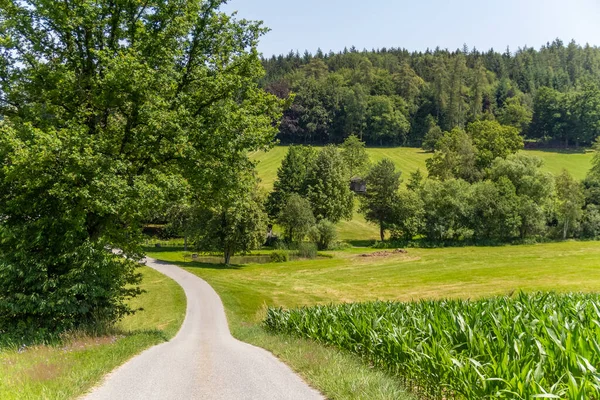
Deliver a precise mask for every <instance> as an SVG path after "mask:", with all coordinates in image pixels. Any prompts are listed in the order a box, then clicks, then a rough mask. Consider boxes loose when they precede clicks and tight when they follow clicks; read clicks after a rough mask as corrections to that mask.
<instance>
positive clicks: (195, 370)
mask: <svg viewBox="0 0 600 400" xmlns="http://www.w3.org/2000/svg"><path fill="white" fill-rule="evenodd" d="M147 265H148V266H149V267H152V268H154V269H155V270H157V271H159V272H161V273H163V274H165V275H166V276H168V277H170V278H172V279H174V280H175V281H176V282H177V283H179V284H180V285H181V286H182V287H183V289H184V290H185V294H186V296H187V314H186V317H185V321H184V322H183V325H182V327H181V330H180V331H179V333H178V334H177V336H175V338H174V339H173V340H171V341H170V342H168V343H163V344H160V345H158V346H155V347H152V348H150V349H149V350H146V351H144V352H143V353H142V354H140V355H138V356H137V357H134V358H133V359H131V360H130V361H128V362H127V363H126V364H124V365H123V366H121V367H119V368H117V369H116V370H115V371H113V372H112V373H111V374H109V375H108V376H107V377H106V378H105V380H104V382H103V383H102V384H101V386H99V387H97V388H95V389H93V390H92V392H91V393H90V394H88V395H86V396H84V397H83V399H84V400H120V399H123V400H137V399H139V400H152V399H157V400H159V399H160V400H170V399H173V400H175V399H177V400H179V399H181V400H192V399H211V400H221V399H223V400H242V399H259V400H266V399H307V400H311V399H323V397H322V396H321V395H320V394H319V393H318V392H317V391H316V390H314V389H312V388H310V387H309V386H308V385H307V384H306V383H305V382H304V381H302V379H300V378H299V377H298V376H297V375H296V374H294V372H293V371H292V370H291V369H290V368H289V367H287V366H286V365H285V364H283V363H282V362H281V361H279V360H278V359H277V358H275V357H274V356H273V355H272V354H271V353H269V352H267V351H265V350H263V349H260V348H258V347H254V346H251V345H249V344H246V343H242V342H240V341H238V340H236V339H234V338H233V337H232V336H231V334H230V332H229V327H228V325H227V319H226V317H225V311H224V309H223V304H222V303H221V299H220V298H219V296H218V295H217V293H216V292H215V291H214V290H213V289H212V288H211V287H210V286H209V285H208V284H207V283H206V282H205V281H204V280H202V279H200V278H198V277H197V276H195V275H193V274H191V273H189V272H187V271H184V270H183V269H181V268H178V267H176V266H173V265H169V264H166V263H162V262H158V261H155V260H151V259H149V260H148V262H147Z"/></svg>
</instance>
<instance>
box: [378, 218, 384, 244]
mask: <svg viewBox="0 0 600 400" xmlns="http://www.w3.org/2000/svg"><path fill="white" fill-rule="evenodd" d="M379 236H380V237H381V241H382V242H383V241H384V240H385V229H383V222H379Z"/></svg>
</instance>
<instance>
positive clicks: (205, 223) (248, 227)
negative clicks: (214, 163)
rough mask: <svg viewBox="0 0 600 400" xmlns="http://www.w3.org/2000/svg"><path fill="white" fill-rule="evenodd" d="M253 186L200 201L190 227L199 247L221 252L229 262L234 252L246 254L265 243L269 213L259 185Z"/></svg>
mask: <svg viewBox="0 0 600 400" xmlns="http://www.w3.org/2000/svg"><path fill="white" fill-rule="evenodd" d="M253 189H254V190H248V187H246V186H244V185H241V186H240V187H239V188H238V189H237V190H228V191H227V193H221V195H220V196H219V198H218V199H216V201H212V202H210V203H208V202H205V201H203V202H201V203H199V204H198V206H197V208H196V209H195V213H194V217H193V219H192V227H191V228H190V229H189V231H191V237H192V239H193V241H194V246H195V247H196V249H198V250H200V251H208V252H216V253H219V254H222V255H223V260H224V262H225V264H227V265H229V264H230V263H231V257H233V256H234V255H235V254H247V253H248V252H250V251H251V250H255V249H257V248H259V247H260V246H261V245H263V244H264V243H265V239H266V236H267V219H268V216H267V214H266V212H265V210H264V202H263V199H262V197H261V196H260V193H259V191H258V188H256V187H255V188H253Z"/></svg>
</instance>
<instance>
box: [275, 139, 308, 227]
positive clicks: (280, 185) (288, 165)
mask: <svg viewBox="0 0 600 400" xmlns="http://www.w3.org/2000/svg"><path fill="white" fill-rule="evenodd" d="M316 157H317V151H316V150H315V149H314V148H312V147H310V146H290V147H289V148H288V151H287V153H286V155H285V158H284V159H283V161H282V162H281V166H280V167H279V169H278V170H277V180H276V181H275V183H274V186H273V191H272V192H271V193H270V194H269V198H268V200H267V210H268V211H269V215H270V216H271V217H273V218H276V217H277V216H278V215H279V212H280V211H281V207H282V206H283V205H284V204H286V201H287V198H288V196H290V195H291V194H293V193H296V194H299V195H306V191H307V187H306V178H307V176H308V172H309V170H310V169H311V168H312V166H313V164H314V162H315V159H316Z"/></svg>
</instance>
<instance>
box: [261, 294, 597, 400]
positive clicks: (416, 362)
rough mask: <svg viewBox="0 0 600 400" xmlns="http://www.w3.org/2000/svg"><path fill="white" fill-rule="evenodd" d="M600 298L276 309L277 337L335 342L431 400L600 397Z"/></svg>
mask: <svg viewBox="0 0 600 400" xmlns="http://www.w3.org/2000/svg"><path fill="white" fill-rule="evenodd" d="M599 302H600V295H596V294H555V293H532V294H525V293H520V294H518V295H516V296H515V297H496V298H491V299H485V300H478V301H468V300H442V301H421V302H415V303H399V302H374V303H361V304H340V305H330V306H315V307H309V308H302V309H297V310H283V309H280V308H279V309H277V308H270V309H268V312H267V317H266V319H265V321H264V324H265V326H266V328H267V329H268V330H270V331H272V332H279V333H287V334H292V335H296V336H299V337H304V338H309V339H314V340H316V341H319V342H321V343H325V344H329V345H334V346H337V347H339V348H342V349H345V350H349V351H351V352H354V353H357V354H359V355H360V356H362V357H363V358H364V359H365V360H366V361H367V362H369V363H371V364H373V365H375V366H377V367H381V368H385V369H387V370H389V371H391V372H392V373H393V374H395V375H397V376H398V378H399V379H401V380H402V381H403V382H404V384H405V386H406V387H407V388H408V389H411V390H412V391H413V392H415V394H417V395H418V396H420V397H422V398H427V399H452V398H454V399H486V398H504V399H532V398H547V399H558V398H560V399H578V400H579V399H581V400H583V399H600V373H599V372H598V370H597V368H600V345H599V343H598V341H600V310H599V309H598V304H599Z"/></svg>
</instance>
